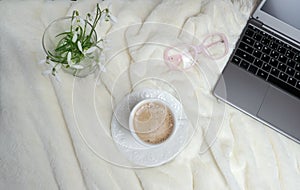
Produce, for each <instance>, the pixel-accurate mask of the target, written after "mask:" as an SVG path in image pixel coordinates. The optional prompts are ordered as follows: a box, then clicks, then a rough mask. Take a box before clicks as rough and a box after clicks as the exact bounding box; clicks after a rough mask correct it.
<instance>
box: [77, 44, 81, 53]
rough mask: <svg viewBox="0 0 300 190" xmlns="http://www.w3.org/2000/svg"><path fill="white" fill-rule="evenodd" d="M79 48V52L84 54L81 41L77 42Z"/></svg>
mask: <svg viewBox="0 0 300 190" xmlns="http://www.w3.org/2000/svg"><path fill="white" fill-rule="evenodd" d="M77 47H78V49H79V51H80V52H81V53H82V45H81V42H80V41H78V42H77Z"/></svg>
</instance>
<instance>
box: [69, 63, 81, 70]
mask: <svg viewBox="0 0 300 190" xmlns="http://www.w3.org/2000/svg"><path fill="white" fill-rule="evenodd" d="M70 67H71V68H74V69H83V68H84V67H83V66H82V65H77V64H73V65H70Z"/></svg>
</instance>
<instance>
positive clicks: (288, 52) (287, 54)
mask: <svg viewBox="0 0 300 190" xmlns="http://www.w3.org/2000/svg"><path fill="white" fill-rule="evenodd" d="M294 55H295V54H294V53H293V52H291V51H290V50H287V51H286V52H285V56H287V57H288V58H290V59H293V57H294Z"/></svg>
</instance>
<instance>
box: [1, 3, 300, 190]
mask: <svg viewBox="0 0 300 190" xmlns="http://www.w3.org/2000/svg"><path fill="white" fill-rule="evenodd" d="M96 3H97V1H95V0H92V1H87V0H85V1H78V2H72V1H26V2H24V1H5V0H0V189H22V190H23V189H30V190H32V189H51V190H53V189H91V190H108V189H109V190H112V189H130V190H131V189H146V190H158V189H162V190H166V189H172V190H175V189H178V190H183V189H184V190H189V189H199V190H200V189H205V190H210V189H211V190H215V189H232V190H239V189H241V190H242V189H251V190H252V189H255V190H256V189H262V190H267V189H272V190H276V189H286V190H292V189H299V187H300V180H299V178H300V173H299V172H300V168H299V167H300V146H299V145H298V144H296V143H294V142H292V141H291V140H289V139H287V138H285V137H283V136H281V135H279V134H277V133H276V132H274V131H272V130H271V129H269V128H267V127H266V126H264V125H262V124H260V123H258V122H257V121H255V120H254V119H252V118H250V117H248V116H246V115H245V114H243V113H241V112H239V111H236V110H235V109H233V108H231V107H229V106H225V107H224V104H222V103H218V102H217V100H216V99H215V98H214V97H213V96H212V95H211V88H212V85H213V84H214V83H215V81H216V78H217V76H218V75H219V74H220V73H221V70H222V69H223V67H224V66H225V63H226V60H227V59H228V55H227V57H225V58H224V59H222V60H219V61H216V62H212V61H208V60H207V61H206V62H205V59H203V60H202V62H205V63H203V64H202V65H205V64H207V65H209V68H210V71H211V73H203V72H202V73H201V72H197V71H194V70H192V71H190V72H189V73H182V72H176V71H172V72H171V71H169V70H168V69H167V67H166V65H164V64H162V63H163V61H162V51H163V47H164V45H165V46H166V45H172V44H173V43H176V42H178V41H185V42H190V43H196V42H197V40H196V41H195V39H200V41H201V39H203V37H204V36H205V35H207V34H209V33H213V32H223V33H225V34H226V36H227V37H228V39H229V46H230V50H232V48H233V47H234V44H235V42H236V40H237V39H238V36H239V33H240V32H241V30H242V28H243V26H244V25H245V23H246V20H247V18H248V16H249V14H250V12H251V10H252V8H253V7H254V5H255V2H254V1H251V0H240V1H238V0H232V1H230V0H211V1H208V0H199V1H195V0H186V1H183V0H182V1H179V0H166V1H159V0H154V1H146V0H132V1H125V0H114V1H112V5H113V6H112V12H113V14H114V15H115V16H116V17H117V18H118V23H117V24H115V25H110V24H106V25H104V26H103V28H98V29H97V30H98V32H99V34H100V33H101V35H103V36H104V35H107V38H108V43H109V45H110V50H107V52H106V56H107V58H108V59H109V61H107V64H106V70H107V71H106V72H105V73H103V75H101V80H100V81H97V82H95V77H96V76H93V75H92V76H89V77H87V78H84V79H78V78H75V79H74V78H73V77H72V76H70V75H67V74H65V73H64V72H60V76H61V79H62V82H61V83H57V82H56V81H55V80H53V79H52V78H48V77H44V76H42V75H41V72H42V71H43V70H44V69H45V68H44V67H43V66H41V65H38V64H37V63H38V62H39V60H41V59H43V58H44V57H45V54H44V52H43V50H42V46H41V38H42V35H43V31H44V30H45V27H46V26H47V25H48V24H49V23H50V22H51V21H52V20H54V19H56V18H58V17H63V16H67V15H70V14H71V12H72V10H74V9H77V10H79V11H80V12H81V13H83V14H84V13H86V12H90V11H93V10H94V7H95V5H96ZM185 32H187V33H188V34H184V33H185ZM190 37H192V38H190ZM172 40H174V41H172ZM158 44H159V45H158ZM150 63H153V64H152V65H151V66H150ZM199 65H201V61H200V63H199ZM199 68H200V69H201V66H199ZM203 71H205V69H203ZM149 73H150V74H149ZM148 74H149V76H153V75H154V76H156V77H157V76H163V77H164V78H163V79H164V80H166V81H168V84H172V85H174V86H175V88H176V90H177V91H178V93H179V94H181V95H182V97H183V99H182V100H183V104H184V107H185V110H186V112H187V115H188V116H189V118H190V120H191V122H192V124H193V127H194V128H195V129H197V128H199V129H200V130H196V132H195V134H194V135H193V136H192V137H191V139H190V142H189V144H188V145H187V146H186V147H185V149H184V150H183V151H182V152H181V153H180V154H179V155H178V156H177V157H176V158H175V159H173V160H172V161H171V162H168V163H167V164H164V165H162V166H158V167H153V168H132V167H131V165H130V164H128V163H127V162H126V161H125V160H124V158H123V157H122V155H121V154H120V152H118V149H116V147H115V146H114V143H113V142H112V140H111V138H110V122H111V117H112V110H113V106H114V105H115V103H116V102H118V100H120V98H121V97H122V96H123V95H124V94H125V93H126V92H128V89H130V87H132V86H131V85H132V84H134V83H135V82H137V81H139V79H140V77H141V76H145V75H147V76H148ZM205 77H207V78H209V79H208V80H209V81H210V83H211V86H210V85H207V84H205V82H204V81H205V79H204V78H205ZM189 79H191V80H189ZM143 85H148V84H143ZM151 85H153V84H151ZM112 97H113V98H112ZM215 104H216V105H217V108H216V109H219V108H220V110H221V111H220V110H214V109H215V108H213V105H215ZM222 105H223V106H222ZM218 106H219V107H218ZM223 109H224V110H223ZM223 113H224V117H222V116H223V115H222V114H223ZM212 120H213V121H216V122H215V125H211V129H208V130H211V135H208V136H205V133H204V132H203V129H205V126H207V125H208V123H211V122H212V123H213V121H212ZM220 120H221V122H219V121H220ZM203 139H204V140H206V141H205V142H203ZM207 142H208V143H207ZM207 145H211V146H210V148H209V149H208V150H207V149H206V148H207Z"/></svg>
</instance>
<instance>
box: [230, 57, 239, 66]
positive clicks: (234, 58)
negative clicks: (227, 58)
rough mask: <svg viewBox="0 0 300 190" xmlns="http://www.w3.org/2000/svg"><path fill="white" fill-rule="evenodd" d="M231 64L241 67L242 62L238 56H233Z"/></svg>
mask: <svg viewBox="0 0 300 190" xmlns="http://www.w3.org/2000/svg"><path fill="white" fill-rule="evenodd" d="M231 62H232V63H234V64H236V65H239V64H240V62H241V58H239V57H237V56H233V57H232V59H231Z"/></svg>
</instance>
